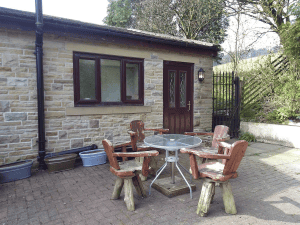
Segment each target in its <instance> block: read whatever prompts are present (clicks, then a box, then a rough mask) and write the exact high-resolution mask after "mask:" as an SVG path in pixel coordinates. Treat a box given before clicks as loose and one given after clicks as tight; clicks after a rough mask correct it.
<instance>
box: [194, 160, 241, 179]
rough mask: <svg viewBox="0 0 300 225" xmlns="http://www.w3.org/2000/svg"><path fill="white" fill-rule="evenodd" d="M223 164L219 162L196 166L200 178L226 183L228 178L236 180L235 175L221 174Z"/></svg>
mask: <svg viewBox="0 0 300 225" xmlns="http://www.w3.org/2000/svg"><path fill="white" fill-rule="evenodd" d="M224 166H225V165H224V164H222V163H220V162H209V163H204V164H202V165H199V166H198V170H199V173H200V177H208V178H211V179H212V180H214V181H227V180H228V179H230V178H236V177H237V173H236V172H234V173H231V174H228V175H224V174H223V170H224Z"/></svg>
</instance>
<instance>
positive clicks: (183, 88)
mask: <svg viewBox="0 0 300 225" xmlns="http://www.w3.org/2000/svg"><path fill="white" fill-rule="evenodd" d="M193 68H194V66H193V64H192V63H182V62H171V61H164V71H163V73H164V74H163V85H164V94H163V95H164V96H163V101H164V104H163V105H164V111H163V113H164V115H163V120H164V128H168V129H170V132H169V133H171V134H183V133H184V132H186V131H192V130H193V89H194V83H193Z"/></svg>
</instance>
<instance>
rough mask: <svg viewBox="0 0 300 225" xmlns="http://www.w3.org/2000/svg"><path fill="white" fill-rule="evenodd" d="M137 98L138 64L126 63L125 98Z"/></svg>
mask: <svg viewBox="0 0 300 225" xmlns="http://www.w3.org/2000/svg"><path fill="white" fill-rule="evenodd" d="M138 99H139V65H138V64H134V63H126V100H138Z"/></svg>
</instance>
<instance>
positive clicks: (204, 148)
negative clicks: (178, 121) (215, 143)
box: [193, 146, 218, 154]
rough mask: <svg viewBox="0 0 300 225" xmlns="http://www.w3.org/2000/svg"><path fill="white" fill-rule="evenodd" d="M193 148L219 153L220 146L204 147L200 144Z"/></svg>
mask: <svg viewBox="0 0 300 225" xmlns="http://www.w3.org/2000/svg"><path fill="white" fill-rule="evenodd" d="M193 150H197V151H201V152H207V153H211V154H217V153H218V148H215V147H204V146H198V147H193Z"/></svg>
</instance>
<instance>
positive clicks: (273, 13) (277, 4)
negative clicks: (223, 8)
mask: <svg viewBox="0 0 300 225" xmlns="http://www.w3.org/2000/svg"><path fill="white" fill-rule="evenodd" d="M227 1H228V0H227ZM228 2H230V4H227V6H228V8H230V9H232V7H231V6H232V5H234V4H232V1H228ZM236 3H239V4H241V5H242V13H243V14H245V15H248V16H250V17H252V18H254V19H256V20H258V21H261V22H263V23H265V24H268V25H269V26H270V28H271V29H272V31H273V32H276V33H277V34H278V35H280V29H281V27H282V25H284V24H287V23H289V22H290V20H291V16H292V14H293V13H292V12H293V10H291V7H296V6H297V5H298V4H299V3H298V0H237V2H236ZM296 8H297V7H296ZM233 12H234V10H233Z"/></svg>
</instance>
